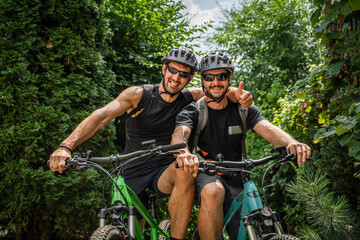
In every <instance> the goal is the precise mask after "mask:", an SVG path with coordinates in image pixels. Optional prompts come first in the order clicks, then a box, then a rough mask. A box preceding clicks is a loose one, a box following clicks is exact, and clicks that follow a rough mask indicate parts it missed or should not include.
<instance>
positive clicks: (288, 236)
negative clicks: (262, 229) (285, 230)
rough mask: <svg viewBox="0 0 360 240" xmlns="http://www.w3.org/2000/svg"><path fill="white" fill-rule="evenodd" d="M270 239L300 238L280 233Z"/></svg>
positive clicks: (295, 239)
mask: <svg viewBox="0 0 360 240" xmlns="http://www.w3.org/2000/svg"><path fill="white" fill-rule="evenodd" d="M270 240H300V238H298V237H295V236H293V235H288V234H281V235H276V236H274V237H272V238H270Z"/></svg>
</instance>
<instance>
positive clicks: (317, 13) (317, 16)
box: [310, 7, 322, 27]
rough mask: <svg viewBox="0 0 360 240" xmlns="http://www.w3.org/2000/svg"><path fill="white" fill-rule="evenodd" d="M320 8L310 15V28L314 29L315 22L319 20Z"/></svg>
mask: <svg viewBox="0 0 360 240" xmlns="http://www.w3.org/2000/svg"><path fill="white" fill-rule="evenodd" d="M321 9H322V8H321V7H319V8H318V9H316V10H315V11H314V12H313V14H312V15H311V18H310V22H311V26H312V27H314V25H315V24H316V23H317V21H318V20H319V17H320V14H321Z"/></svg>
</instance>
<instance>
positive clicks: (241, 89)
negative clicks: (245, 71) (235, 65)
mask: <svg viewBox="0 0 360 240" xmlns="http://www.w3.org/2000/svg"><path fill="white" fill-rule="evenodd" d="M244 85H245V83H244V81H241V82H240V83H239V90H240V91H241V92H242V91H243V89H244Z"/></svg>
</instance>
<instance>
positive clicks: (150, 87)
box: [128, 84, 154, 116]
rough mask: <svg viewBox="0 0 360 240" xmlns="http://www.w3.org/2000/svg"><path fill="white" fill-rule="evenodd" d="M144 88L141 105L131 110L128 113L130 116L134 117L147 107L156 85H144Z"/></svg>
mask: <svg viewBox="0 0 360 240" xmlns="http://www.w3.org/2000/svg"><path fill="white" fill-rule="evenodd" d="M142 87H143V89H144V90H143V92H142V95H141V98H140V101H139V104H138V105H137V106H136V108H134V109H133V110H131V112H130V113H128V116H132V115H133V114H135V113H136V112H137V111H139V110H140V109H142V108H144V107H146V106H147V104H148V103H149V98H150V97H151V94H152V93H153V91H154V85H152V84H144V85H142Z"/></svg>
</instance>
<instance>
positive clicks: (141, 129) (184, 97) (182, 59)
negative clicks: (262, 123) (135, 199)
mask: <svg viewBox="0 0 360 240" xmlns="http://www.w3.org/2000/svg"><path fill="white" fill-rule="evenodd" d="M197 68H198V65H197V60H196V56H195V55H194V54H193V53H192V52H191V51H189V50H188V49H186V48H182V47H180V48H174V49H172V50H170V51H169V52H168V53H167V54H166V56H165V57H164V58H163V65H162V72H163V75H164V77H163V79H162V81H161V84H160V85H155V86H153V85H143V86H134V87H129V88H127V89H125V90H124V91H123V92H122V93H120V95H119V96H118V97H117V98H116V99H115V100H113V101H112V102H110V103H108V104H107V105H106V106H104V107H103V108H100V109H97V110H95V111H94V112H93V113H92V114H91V115H90V116H89V117H87V118H86V119H84V120H83V121H82V122H81V123H80V124H79V125H78V126H77V127H76V128H75V130H74V131H73V132H72V133H71V134H70V136H68V137H67V138H66V139H65V140H64V141H63V142H62V143H61V144H60V145H59V147H58V149H57V150H56V151H55V152H54V153H53V154H52V155H51V156H50V168H51V170H53V171H59V172H60V173H62V172H63V171H64V170H66V169H65V167H64V164H65V160H66V159H67V158H70V157H71V153H72V151H73V150H74V149H75V148H76V147H77V146H79V145H80V144H81V143H83V142H84V141H86V140H87V139H89V138H90V137H91V136H93V135H94V134H95V133H96V132H97V131H98V130H100V129H101V128H102V127H104V126H105V125H106V124H108V123H109V122H110V121H111V120H112V119H114V118H116V117H118V116H120V115H123V114H125V113H127V114H128V119H127V121H126V131H127V132H126V147H125V153H128V152H133V151H137V150H140V149H142V148H143V147H142V145H141V143H142V142H144V141H146V140H152V139H155V140H156V144H157V145H163V144H169V143H170V141H171V134H172V132H173V130H174V129H175V118H176V116H177V114H178V113H179V112H180V110H181V109H182V108H183V107H185V106H186V105H187V104H189V103H190V102H191V101H193V100H197V99H199V98H200V97H202V96H203V95H204V94H203V92H202V91H201V89H195V88H194V89H189V90H185V89H184V87H185V86H186V85H187V84H188V83H189V82H190V81H191V80H192V79H193V77H194V74H195V72H196V71H197ZM183 89H184V90H183ZM229 96H230V97H232V98H233V101H235V96H236V98H237V99H241V101H242V104H243V105H244V106H246V105H248V106H249V105H251V103H252V96H251V95H250V93H249V92H247V91H244V90H242V88H241V89H234V90H233V91H232V92H231V93H230V94H229ZM174 160H175V158H174V157H168V158H158V157H153V158H150V159H149V158H148V159H142V160H139V161H137V162H133V163H132V164H129V165H126V164H125V167H124V172H123V175H124V178H125V182H126V184H127V185H128V186H129V187H130V188H131V189H132V190H134V191H135V193H136V194H138V195H139V197H140V198H141V199H142V200H144V190H145V188H146V187H150V188H151V189H152V190H153V191H155V192H156V193H157V194H159V195H161V196H166V195H170V200H169V204H168V207H169V212H170V216H171V235H172V239H183V238H184V236H185V233H186V230H187V225H188V222H189V219H190V214H191V209H192V204H193V198H194V177H195V176H196V174H194V169H193V165H194V163H193V159H185V160H184V161H183V162H181V168H180V169H176V168H175V166H174ZM143 202H144V201H143ZM144 203H145V204H146V202H144Z"/></svg>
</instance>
